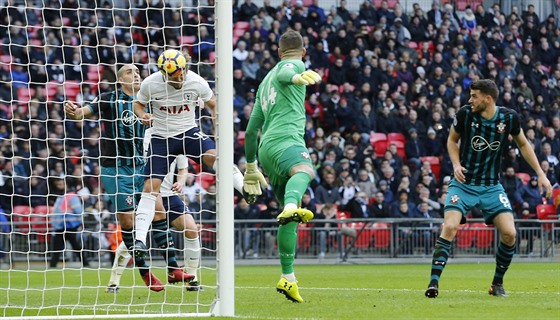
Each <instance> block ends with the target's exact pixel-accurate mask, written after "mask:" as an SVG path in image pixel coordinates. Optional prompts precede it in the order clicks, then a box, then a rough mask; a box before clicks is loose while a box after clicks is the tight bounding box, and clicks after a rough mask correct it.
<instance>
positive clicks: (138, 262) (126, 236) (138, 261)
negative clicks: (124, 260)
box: [121, 228, 150, 276]
mask: <svg viewBox="0 0 560 320" xmlns="http://www.w3.org/2000/svg"><path fill="white" fill-rule="evenodd" d="M132 232H133V231H132V229H124V228H123V229H121V233H122V238H123V242H124V244H125V245H126V247H127V249H129V250H130V248H132V246H134V236H133V233H132ZM134 265H135V266H136V267H138V268H140V270H139V271H140V274H141V275H142V276H143V275H144V274H146V273H148V271H150V270H149V269H148V268H149V266H148V264H146V261H145V260H144V258H139V257H134Z"/></svg>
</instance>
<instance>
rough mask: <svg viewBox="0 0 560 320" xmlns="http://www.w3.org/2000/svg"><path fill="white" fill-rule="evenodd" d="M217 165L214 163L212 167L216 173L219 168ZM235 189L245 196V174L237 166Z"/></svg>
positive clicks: (234, 167) (234, 169)
mask: <svg viewBox="0 0 560 320" xmlns="http://www.w3.org/2000/svg"><path fill="white" fill-rule="evenodd" d="M217 164H218V163H217V162H214V165H213V166H212V169H214V171H216V169H217V168H218V166H217ZM233 187H234V188H235V190H237V191H239V192H240V193H241V194H243V173H241V171H240V170H239V168H238V167H237V166H236V165H233Z"/></svg>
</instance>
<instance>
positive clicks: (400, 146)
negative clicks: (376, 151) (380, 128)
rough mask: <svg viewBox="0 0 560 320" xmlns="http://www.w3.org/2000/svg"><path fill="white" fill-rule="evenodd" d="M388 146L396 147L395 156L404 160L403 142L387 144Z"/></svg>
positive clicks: (396, 141)
mask: <svg viewBox="0 0 560 320" xmlns="http://www.w3.org/2000/svg"><path fill="white" fill-rule="evenodd" d="M389 144H394V145H396V146H397V154H398V155H399V156H400V157H401V158H402V159H403V160H406V153H405V152H404V142H402V141H399V140H395V141H391V142H389Z"/></svg>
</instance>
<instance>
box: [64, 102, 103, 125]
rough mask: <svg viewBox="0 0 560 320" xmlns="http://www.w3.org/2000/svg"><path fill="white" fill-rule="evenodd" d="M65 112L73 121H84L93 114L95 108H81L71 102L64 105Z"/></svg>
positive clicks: (89, 106) (87, 106) (88, 106)
mask: <svg viewBox="0 0 560 320" xmlns="http://www.w3.org/2000/svg"><path fill="white" fill-rule="evenodd" d="M96 100H97V99H96ZM64 112H65V113H66V115H67V116H68V118H70V119H72V120H83V119H85V118H87V117H89V116H90V115H92V114H93V108H92V106H91V105H90V104H88V105H86V106H84V107H80V106H79V105H77V104H74V103H73V102H71V101H66V102H65V103H64Z"/></svg>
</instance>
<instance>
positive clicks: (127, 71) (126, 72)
mask: <svg viewBox="0 0 560 320" xmlns="http://www.w3.org/2000/svg"><path fill="white" fill-rule="evenodd" d="M117 81H118V82H119V84H120V85H121V87H122V88H123V89H125V90H129V91H132V92H137V91H138V90H139V89H140V82H142V78H140V70H138V68H137V67H136V66H135V65H133V64H125V65H124V66H122V67H120V68H119V70H118V71H117Z"/></svg>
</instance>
